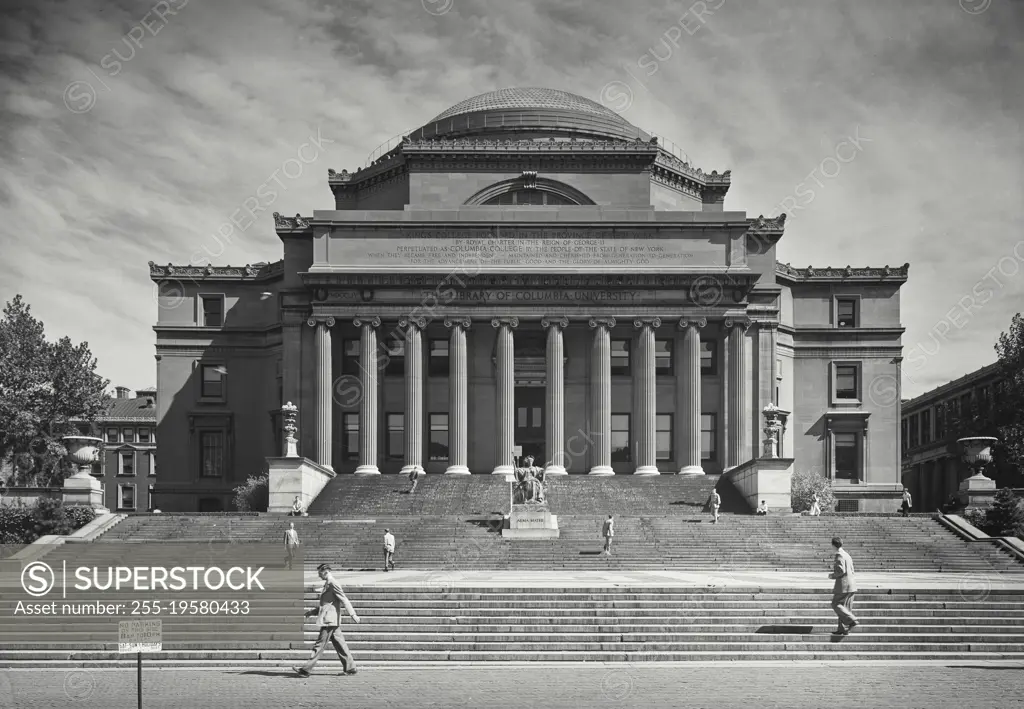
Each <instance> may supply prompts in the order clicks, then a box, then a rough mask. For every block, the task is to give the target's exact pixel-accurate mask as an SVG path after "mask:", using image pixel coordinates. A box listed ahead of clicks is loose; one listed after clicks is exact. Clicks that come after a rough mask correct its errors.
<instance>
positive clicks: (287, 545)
mask: <svg viewBox="0 0 1024 709" xmlns="http://www.w3.org/2000/svg"><path fill="white" fill-rule="evenodd" d="M298 548H299V533H298V532H296V531H295V523H294V522H292V523H291V524H289V525H288V529H286V530H285V531H284V553H285V557H284V563H285V564H286V565H287V566H288V569H289V570H290V569H291V568H292V560H293V559H294V558H295V550H296V549H298Z"/></svg>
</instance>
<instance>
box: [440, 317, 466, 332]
mask: <svg viewBox="0 0 1024 709" xmlns="http://www.w3.org/2000/svg"><path fill="white" fill-rule="evenodd" d="M471 324H472V321H471V320H470V319H469V318H467V317H463V316H457V315H453V316H450V317H447V318H445V319H444V326H445V327H447V328H452V327H461V328H462V329H463V330H468V329H469V326H470V325H471Z"/></svg>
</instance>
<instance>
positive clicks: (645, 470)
mask: <svg viewBox="0 0 1024 709" xmlns="http://www.w3.org/2000/svg"><path fill="white" fill-rule="evenodd" d="M633 475H661V471H660V470H658V466H656V465H641V466H640V467H639V468H637V469H636V470H634V471H633Z"/></svg>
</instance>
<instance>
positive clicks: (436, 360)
mask: <svg viewBox="0 0 1024 709" xmlns="http://www.w3.org/2000/svg"><path fill="white" fill-rule="evenodd" d="M429 369H430V376H432V377H447V376H448V340H431V341H430V364H429ZM446 415H447V414H446Z"/></svg>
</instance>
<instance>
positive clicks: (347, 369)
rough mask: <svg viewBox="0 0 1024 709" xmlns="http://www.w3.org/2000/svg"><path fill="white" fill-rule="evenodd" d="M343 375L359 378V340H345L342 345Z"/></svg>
mask: <svg viewBox="0 0 1024 709" xmlns="http://www.w3.org/2000/svg"><path fill="white" fill-rule="evenodd" d="M341 373H342V374H348V375H350V376H353V377H358V376H359V340H358V339H355V340H343V341H342V343H341Z"/></svg>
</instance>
